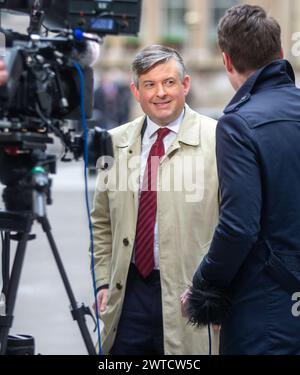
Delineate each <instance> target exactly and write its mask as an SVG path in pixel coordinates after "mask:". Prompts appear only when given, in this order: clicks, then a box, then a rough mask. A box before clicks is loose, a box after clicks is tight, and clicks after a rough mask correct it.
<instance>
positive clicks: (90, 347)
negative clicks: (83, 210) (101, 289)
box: [38, 216, 96, 355]
mask: <svg viewBox="0 0 300 375" xmlns="http://www.w3.org/2000/svg"><path fill="white" fill-rule="evenodd" d="M38 221H39V222H40V223H41V225H42V228H43V230H44V232H45V233H46V236H47V238H48V241H49V244H50V247H51V250H52V253H53V256H54V259H55V262H56V265H57V267H58V270H59V273H60V275H61V278H62V281H63V284H64V286H65V289H66V292H67V295H68V297H69V300H70V303H71V306H72V315H73V318H74V320H76V321H77V323H78V326H79V329H80V332H81V335H82V338H83V340H84V343H85V346H86V348H87V351H88V353H89V354H90V355H96V350H95V346H94V344H93V341H92V339H91V336H90V333H89V331H88V328H87V326H86V321H85V317H84V315H85V314H86V313H87V311H88V310H89V309H87V308H78V306H77V302H76V300H75V297H74V294H73V291H72V288H71V285H70V282H69V280H68V278H67V274H66V271H65V269H64V266H63V263H62V260H61V258H60V255H59V252H58V249H57V246H56V244H55V241H54V238H53V236H52V233H51V227H50V223H49V221H48V219H47V217H46V216H43V217H40V218H38Z"/></svg>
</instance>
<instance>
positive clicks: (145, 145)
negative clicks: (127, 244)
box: [133, 110, 185, 269]
mask: <svg viewBox="0 0 300 375" xmlns="http://www.w3.org/2000/svg"><path fill="white" fill-rule="evenodd" d="M184 112H185V111H184V110H183V111H182V113H181V115H180V116H179V117H178V118H177V119H176V120H175V121H173V122H171V123H170V124H168V125H166V126H164V127H165V128H168V129H170V130H171V131H170V133H169V134H167V135H166V136H165V138H164V139H163V143H164V147H165V153H166V152H167V150H168V149H169V147H170V146H171V145H172V144H173V142H174V141H175V139H176V137H177V134H178V132H179V129H180V125H181V123H182V120H183V117H184ZM160 128H161V126H159V125H157V124H155V123H154V122H153V121H152V120H151V119H150V118H149V117H147V127H146V130H145V133H144V136H143V141H142V152H141V169H140V190H141V188H142V184H143V178H144V173H145V169H146V165H147V159H148V155H149V153H150V150H151V147H152V145H153V144H154V143H155V141H156V139H157V133H156V132H157V131H158V130H159V129H160ZM158 251H159V246H158V223H157V215H156V221H155V227H154V269H159V254H158ZM133 259H134V257H133Z"/></svg>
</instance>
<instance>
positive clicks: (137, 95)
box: [130, 82, 140, 102]
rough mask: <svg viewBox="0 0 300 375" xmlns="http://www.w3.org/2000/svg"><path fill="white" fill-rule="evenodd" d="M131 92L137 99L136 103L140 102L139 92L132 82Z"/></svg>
mask: <svg viewBox="0 0 300 375" xmlns="http://www.w3.org/2000/svg"><path fill="white" fill-rule="evenodd" d="M130 90H131V92H132V95H133V96H134V97H135V99H136V101H138V102H140V93H139V90H138V88H137V87H136V85H135V84H134V83H133V82H131V84H130Z"/></svg>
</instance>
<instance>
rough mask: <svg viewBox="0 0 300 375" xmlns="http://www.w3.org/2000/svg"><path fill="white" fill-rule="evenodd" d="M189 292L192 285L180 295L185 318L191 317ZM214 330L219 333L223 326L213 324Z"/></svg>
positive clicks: (182, 312)
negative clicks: (189, 312)
mask: <svg viewBox="0 0 300 375" xmlns="http://www.w3.org/2000/svg"><path fill="white" fill-rule="evenodd" d="M189 293H190V287H189V288H187V289H186V290H185V291H184V292H183V293H182V295H181V296H180V303H181V314H182V316H183V317H184V318H187V319H189V316H188V311H187V309H188V303H189ZM212 327H213V330H214V332H216V333H218V332H219V331H220V329H221V326H218V325H216V324H213V325H212Z"/></svg>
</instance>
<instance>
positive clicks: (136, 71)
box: [131, 44, 186, 88]
mask: <svg viewBox="0 0 300 375" xmlns="http://www.w3.org/2000/svg"><path fill="white" fill-rule="evenodd" d="M170 60H175V61H176V62H177V65H178V72H179V76H180V79H181V81H183V79H184V77H185V74H186V69H185V66H184V62H183V59H182V57H181V56H180V54H179V53H178V52H177V51H176V50H175V49H173V48H170V47H165V46H161V45H158V44H154V45H151V46H149V47H146V48H144V49H142V50H141V51H140V52H139V53H138V54H137V55H136V57H135V59H134V61H133V63H132V65H131V70H132V80H133V83H134V84H135V86H136V87H137V88H138V87H139V77H140V76H141V75H142V74H145V73H147V72H148V71H150V70H151V69H152V68H154V67H155V66H156V65H159V64H165V63H167V62H169V61H170Z"/></svg>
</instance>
